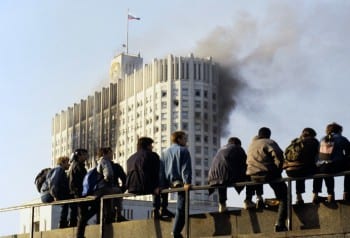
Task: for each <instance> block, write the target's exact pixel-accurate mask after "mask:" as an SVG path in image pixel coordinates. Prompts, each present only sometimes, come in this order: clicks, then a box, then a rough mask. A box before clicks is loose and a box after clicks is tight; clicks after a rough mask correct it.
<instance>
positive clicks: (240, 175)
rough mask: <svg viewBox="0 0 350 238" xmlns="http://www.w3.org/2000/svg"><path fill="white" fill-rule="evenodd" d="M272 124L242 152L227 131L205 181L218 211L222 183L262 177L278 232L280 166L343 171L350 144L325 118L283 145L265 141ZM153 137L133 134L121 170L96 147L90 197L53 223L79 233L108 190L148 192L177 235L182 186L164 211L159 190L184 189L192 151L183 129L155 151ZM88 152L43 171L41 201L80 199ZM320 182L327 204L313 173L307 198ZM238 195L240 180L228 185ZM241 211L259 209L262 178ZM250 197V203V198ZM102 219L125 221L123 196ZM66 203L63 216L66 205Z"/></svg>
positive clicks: (305, 171) (299, 183) (348, 194)
mask: <svg viewBox="0 0 350 238" xmlns="http://www.w3.org/2000/svg"><path fill="white" fill-rule="evenodd" d="M270 137H271V130H270V129H269V128H267V127H262V128H260V129H259V131H258V134H257V135H256V136H255V137H254V138H253V139H252V142H251V144H250V145H249V146H248V149H247V153H246V152H245V150H244V149H243V147H242V145H241V141H240V139H239V138H238V137H231V138H229V140H228V143H227V144H226V145H224V146H223V147H222V148H220V149H219V150H218V152H217V154H216V155H215V156H214V158H213V161H212V165H211V167H210V170H209V174H208V183H209V185H212V186H213V187H212V189H209V194H211V193H212V192H213V191H214V190H215V186H219V187H218V195H219V212H225V211H227V207H226V200H227V188H226V187H225V186H232V185H233V184H234V183H236V182H243V181H255V182H259V183H268V184H269V185H270V186H271V188H272V190H273V191H274V193H275V196H276V199H277V200H278V204H279V205H278V215H277V221H276V224H275V231H277V232H279V231H285V230H287V227H286V225H285V222H286V219H287V186H286V184H285V183H284V182H282V181H280V182H276V180H277V181H278V179H279V178H281V177H282V175H281V174H282V172H283V170H285V171H286V174H287V175H288V176H290V177H305V176H310V175H313V174H316V173H328V174H333V173H337V172H341V171H344V170H348V168H349V166H350V163H349V160H350V142H349V141H348V139H347V138H346V137H344V136H342V126H341V125H339V124H337V123H331V124H329V125H327V127H326V135H325V136H324V137H323V138H322V139H321V140H320V142H319V141H318V140H317V139H316V132H315V130H314V129H312V128H305V129H303V131H302V133H301V135H300V137H298V138H295V139H294V140H293V141H292V143H291V145H290V146H288V147H287V148H286V149H285V151H283V150H282V149H281V148H280V147H279V145H278V144H277V143H276V142H275V141H274V140H272V139H271V138H270ZM153 142H154V141H153V139H152V138H149V137H141V138H139V139H138V143H137V151H136V152H135V153H134V154H133V155H131V156H130V157H129V159H128V160H127V167H126V173H125V172H124V170H123V168H122V167H121V166H120V165H119V164H118V163H115V162H113V151H112V149H111V148H109V147H106V148H100V149H99V153H98V158H99V159H98V163H97V167H96V169H97V172H98V179H97V180H98V182H97V185H96V187H95V188H94V191H93V195H94V196H95V197H96V199H95V200H94V201H89V202H80V203H73V204H64V205H62V209H61V216H60V222H59V227H60V228H63V227H68V226H77V227H78V228H77V238H82V237H84V230H85V226H86V224H87V222H88V221H89V219H90V218H91V217H92V216H94V215H95V214H96V216H97V222H99V220H100V218H99V214H100V212H99V210H100V202H99V200H98V198H100V197H101V196H103V195H108V194H118V193H124V192H125V191H127V192H129V193H134V194H138V195H141V194H152V195H153V208H154V209H153V212H152V216H153V217H154V218H155V219H163V218H173V217H174V223H173V228H172V236H173V237H182V235H181V231H182V229H183V227H184V225H185V192H184V191H181V192H178V193H177V204H176V211H175V214H174V213H172V212H171V211H169V210H168V208H167V207H168V194H167V193H160V191H161V190H162V189H165V188H184V190H185V191H188V190H190V187H191V182H192V165H191V156H190V153H189V150H188V148H187V147H186V144H187V135H186V133H185V132H183V131H175V132H173V133H172V134H171V146H170V147H169V148H167V149H166V150H164V151H163V152H162V153H161V154H160V155H158V154H157V153H155V152H154V151H153ZM87 158H88V151H87V150H86V149H77V150H75V151H74V153H73V154H72V156H71V158H68V157H60V158H58V160H57V167H55V168H53V169H52V170H51V171H50V172H49V173H48V174H47V178H46V181H45V182H44V184H43V186H42V188H41V199H42V201H43V202H52V201H56V200H63V199H70V198H81V197H82V196H83V195H82V191H83V180H84V178H85V176H86V175H87V172H88V171H87V170H86V166H85V161H86V160H87ZM323 180H325V184H326V187H327V193H328V197H327V202H329V203H332V202H334V177H331V176H330V177H326V178H315V179H314V181H313V191H312V192H313V202H314V203H318V202H319V196H318V194H319V193H321V192H322V190H321V189H322V182H323ZM234 188H235V189H236V191H237V192H238V193H240V192H241V191H242V190H243V189H244V186H235V187H234ZM304 192H305V180H303V179H298V180H296V203H297V204H303V203H304V201H303V198H302V194H303V193H304ZM245 193H246V194H245V200H244V202H243V207H244V208H245V209H251V208H257V209H261V208H263V207H264V201H263V197H262V196H263V184H255V185H247V186H246V189H245ZM254 195H256V203H254V202H253V201H252V198H253V196H254ZM343 197H344V199H345V200H350V176H345V178H344V195H343ZM103 208H104V211H103V214H104V217H103V218H102V219H103V222H104V223H107V224H108V223H112V222H123V221H127V219H126V218H125V217H123V216H122V213H121V211H122V209H123V207H122V198H115V199H106V200H105V204H104V206H103ZM69 209H70V215H69V221H67V218H68V210H69Z"/></svg>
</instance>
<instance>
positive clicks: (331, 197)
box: [327, 194, 335, 203]
mask: <svg viewBox="0 0 350 238" xmlns="http://www.w3.org/2000/svg"><path fill="white" fill-rule="evenodd" d="M327 202H328V203H334V202H335V200H334V195H333V194H328V197H327Z"/></svg>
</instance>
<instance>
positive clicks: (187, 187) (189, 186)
mask: <svg viewBox="0 0 350 238" xmlns="http://www.w3.org/2000/svg"><path fill="white" fill-rule="evenodd" d="M190 188H191V184H188V183H186V184H184V189H185V191H188V190H190Z"/></svg>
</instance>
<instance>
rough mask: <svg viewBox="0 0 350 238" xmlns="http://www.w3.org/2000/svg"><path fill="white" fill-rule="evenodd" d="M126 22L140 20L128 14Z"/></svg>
mask: <svg viewBox="0 0 350 238" xmlns="http://www.w3.org/2000/svg"><path fill="white" fill-rule="evenodd" d="M128 20H141V18H139V17H135V16H133V15H131V14H130V13H129V14H128Z"/></svg>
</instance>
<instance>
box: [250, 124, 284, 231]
mask: <svg viewBox="0 0 350 238" xmlns="http://www.w3.org/2000/svg"><path fill="white" fill-rule="evenodd" d="M270 136H271V130H270V129H269V128H267V127H262V128H260V129H259V132H258V135H257V136H255V137H254V138H253V141H252V142H251V144H250V145H249V147H248V153H247V175H249V176H250V178H251V179H252V180H253V181H255V182H265V181H267V182H269V181H272V180H276V179H279V178H281V173H282V166H283V151H282V150H281V148H280V147H279V146H278V144H277V143H276V142H275V141H273V140H271V139H270ZM269 185H270V186H271V188H272V189H273V191H274V192H275V195H276V198H277V199H278V200H279V207H278V217H277V223H276V225H275V231H277V232H279V231H286V230H287V227H286V224H285V222H286V219H287V185H286V184H285V183H284V182H277V183H269Z"/></svg>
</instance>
